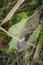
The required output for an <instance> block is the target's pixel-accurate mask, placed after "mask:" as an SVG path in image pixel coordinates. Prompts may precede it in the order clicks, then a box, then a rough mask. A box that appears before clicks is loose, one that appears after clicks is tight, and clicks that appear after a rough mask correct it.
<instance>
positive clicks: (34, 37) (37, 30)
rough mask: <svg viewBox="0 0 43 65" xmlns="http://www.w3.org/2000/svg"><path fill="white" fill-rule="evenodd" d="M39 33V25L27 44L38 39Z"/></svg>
mask: <svg viewBox="0 0 43 65" xmlns="http://www.w3.org/2000/svg"><path fill="white" fill-rule="evenodd" d="M40 31H41V26H40V25H39V27H37V28H36V29H35V31H34V32H33V34H32V35H31V36H30V38H29V40H28V42H29V43H33V42H34V41H35V40H36V39H37V38H38V36H39V34H40Z"/></svg>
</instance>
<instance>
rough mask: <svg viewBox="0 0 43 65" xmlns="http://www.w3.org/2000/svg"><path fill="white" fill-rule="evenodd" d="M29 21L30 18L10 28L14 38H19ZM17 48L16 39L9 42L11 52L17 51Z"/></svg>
mask: <svg viewBox="0 0 43 65" xmlns="http://www.w3.org/2000/svg"><path fill="white" fill-rule="evenodd" d="M27 20H28V18H26V19H22V20H21V21H20V22H19V23H17V24H15V25H13V26H11V27H10V28H9V33H10V34H11V35H13V36H14V37H16V38H19V35H20V32H21V30H22V28H23V27H24V26H25V24H26V22H27ZM16 47H17V41H16V40H15V39H12V40H11V41H10V42H9V50H11V49H15V48H16Z"/></svg>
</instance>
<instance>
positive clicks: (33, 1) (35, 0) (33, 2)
mask: <svg viewBox="0 0 43 65" xmlns="http://www.w3.org/2000/svg"><path fill="white" fill-rule="evenodd" d="M36 4H37V0H32V1H31V2H30V4H29V5H36Z"/></svg>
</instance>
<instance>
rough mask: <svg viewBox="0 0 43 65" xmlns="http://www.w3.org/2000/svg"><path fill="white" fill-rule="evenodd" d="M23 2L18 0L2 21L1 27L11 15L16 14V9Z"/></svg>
mask: <svg viewBox="0 0 43 65" xmlns="http://www.w3.org/2000/svg"><path fill="white" fill-rule="evenodd" d="M24 1H25V0H18V2H17V3H16V5H15V6H14V7H13V8H12V10H11V11H10V12H9V13H8V15H7V16H6V17H5V18H4V20H3V21H2V23H1V25H3V24H4V23H6V22H7V21H8V20H9V19H10V18H11V17H12V16H13V14H14V13H15V12H16V10H17V9H18V7H19V6H20V5H21V4H22V3H23V2H24Z"/></svg>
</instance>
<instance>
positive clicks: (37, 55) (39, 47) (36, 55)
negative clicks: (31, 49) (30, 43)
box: [31, 44, 41, 65]
mask: <svg viewBox="0 0 43 65" xmlns="http://www.w3.org/2000/svg"><path fill="white" fill-rule="evenodd" d="M40 49H41V45H40V44H38V46H37V48H36V52H35V54H34V57H33V60H32V63H31V65H35V62H34V59H36V60H37V59H38V57H39V53H40Z"/></svg>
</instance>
